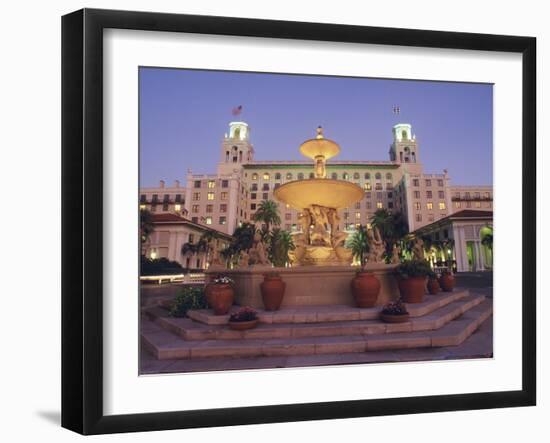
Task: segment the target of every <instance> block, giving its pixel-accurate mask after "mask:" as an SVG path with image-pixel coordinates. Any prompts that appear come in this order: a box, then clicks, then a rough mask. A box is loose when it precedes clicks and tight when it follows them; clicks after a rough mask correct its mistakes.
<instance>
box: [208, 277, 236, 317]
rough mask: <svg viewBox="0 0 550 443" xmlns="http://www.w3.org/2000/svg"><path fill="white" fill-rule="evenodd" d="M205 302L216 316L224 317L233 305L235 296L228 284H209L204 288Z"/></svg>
mask: <svg viewBox="0 0 550 443" xmlns="http://www.w3.org/2000/svg"><path fill="white" fill-rule="evenodd" d="M205 293H206V301H207V302H208V305H209V306H210V307H211V308H212V310H213V311H214V314H216V315H225V314H227V313H228V312H229V309H231V306H232V305H233V299H234V296H235V293H234V290H233V286H231V285H230V284H219V283H210V284H209V285H207V286H206V289H205Z"/></svg>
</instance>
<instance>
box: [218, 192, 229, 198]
mask: <svg viewBox="0 0 550 443" xmlns="http://www.w3.org/2000/svg"><path fill="white" fill-rule="evenodd" d="M220 200H227V192H221V193H220Z"/></svg>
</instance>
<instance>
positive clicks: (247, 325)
mask: <svg viewBox="0 0 550 443" xmlns="http://www.w3.org/2000/svg"><path fill="white" fill-rule="evenodd" d="M257 324H258V319H256V320H248V321H230V322H229V327H230V328H231V329H234V330H235V331H245V330H246V329H252V328H255V327H256V325H257Z"/></svg>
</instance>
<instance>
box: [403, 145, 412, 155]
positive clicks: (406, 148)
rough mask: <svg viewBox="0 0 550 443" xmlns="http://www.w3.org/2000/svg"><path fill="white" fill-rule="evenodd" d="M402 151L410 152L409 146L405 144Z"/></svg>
mask: <svg viewBox="0 0 550 443" xmlns="http://www.w3.org/2000/svg"><path fill="white" fill-rule="evenodd" d="M403 151H405V153H406V154H408V153H409V152H411V148H409V147H408V146H405V149H403Z"/></svg>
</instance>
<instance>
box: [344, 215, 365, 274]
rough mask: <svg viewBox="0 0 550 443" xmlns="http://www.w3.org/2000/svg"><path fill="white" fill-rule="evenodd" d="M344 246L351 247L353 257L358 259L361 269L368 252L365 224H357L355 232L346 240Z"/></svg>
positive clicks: (363, 266)
mask: <svg viewBox="0 0 550 443" xmlns="http://www.w3.org/2000/svg"><path fill="white" fill-rule="evenodd" d="M346 247H347V248H349V249H351V252H352V254H353V256H354V257H355V258H358V259H359V262H360V263H361V269H364V268H365V264H366V258H367V253H368V252H369V239H368V237H367V228H366V226H363V225H359V226H358V227H357V229H356V230H355V232H354V233H353V234H352V235H351V237H349V238H348V240H347V241H346Z"/></svg>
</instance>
